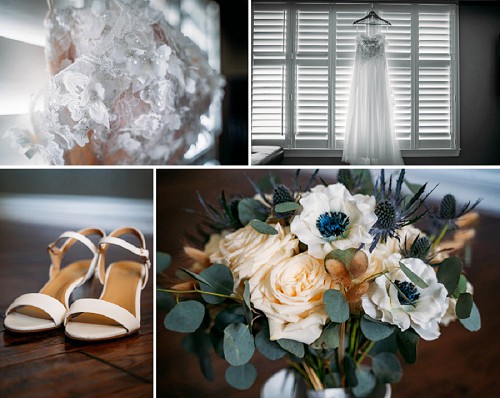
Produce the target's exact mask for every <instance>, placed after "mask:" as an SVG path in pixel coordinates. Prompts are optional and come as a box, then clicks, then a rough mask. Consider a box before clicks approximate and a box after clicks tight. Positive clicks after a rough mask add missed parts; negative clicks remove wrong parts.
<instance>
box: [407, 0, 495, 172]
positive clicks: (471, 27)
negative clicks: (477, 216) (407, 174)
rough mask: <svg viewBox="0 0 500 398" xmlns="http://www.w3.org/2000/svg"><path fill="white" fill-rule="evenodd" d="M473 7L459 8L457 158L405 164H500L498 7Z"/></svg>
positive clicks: (411, 161) (421, 160) (414, 160)
mask: <svg viewBox="0 0 500 398" xmlns="http://www.w3.org/2000/svg"><path fill="white" fill-rule="evenodd" d="M474 3H475V2H470V3H465V4H460V8H459V29H460V32H459V34H460V38H459V42H460V141H461V142H460V147H461V149H462V150H461V153H460V156H459V157H442V158H406V159H405V163H406V164H463V165H469V164H476V165H492V164H497V165H498V164H500V3H499V2H494V3H493V2H492V4H487V3H485V2H481V4H479V5H478V4H474ZM478 3H479V2H478Z"/></svg>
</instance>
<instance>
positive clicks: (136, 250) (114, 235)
mask: <svg viewBox="0 0 500 398" xmlns="http://www.w3.org/2000/svg"><path fill="white" fill-rule="evenodd" d="M125 234H130V235H134V236H135V237H136V238H137V239H138V240H139V241H140V244H141V245H140V247H137V246H134V245H133V244H131V243H130V242H127V241H126V240H124V239H121V238H118V236H121V235H125ZM109 245H116V246H120V247H122V248H124V249H126V250H128V251H130V252H131V253H133V254H135V255H137V256H140V257H141V258H142V261H143V263H144V275H143V281H142V289H144V287H145V286H146V283H147V282H148V274H149V268H151V261H150V260H149V251H148V250H147V249H146V239H145V238H144V235H143V234H142V232H141V231H139V230H138V229H136V228H133V227H125V228H118V229H116V230H114V231H113V232H111V233H110V234H109V235H108V236H105V237H103V238H101V240H100V241H99V253H100V256H99V266H98V269H96V273H97V274H98V277H99V280H100V281H101V283H102V284H104V278H105V271H104V268H105V255H106V251H107V250H108V248H109Z"/></svg>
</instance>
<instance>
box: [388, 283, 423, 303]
mask: <svg viewBox="0 0 500 398" xmlns="http://www.w3.org/2000/svg"><path fill="white" fill-rule="evenodd" d="M394 283H395V284H396V286H397V287H398V289H399V291H398V300H399V304H401V305H411V304H413V303H415V301H417V300H418V299H419V298H420V293H419V292H418V290H417V287H416V286H415V285H414V284H413V283H411V282H406V281H405V282H400V281H395V282H394ZM401 293H403V294H404V296H403V294H401ZM408 300H409V301H408Z"/></svg>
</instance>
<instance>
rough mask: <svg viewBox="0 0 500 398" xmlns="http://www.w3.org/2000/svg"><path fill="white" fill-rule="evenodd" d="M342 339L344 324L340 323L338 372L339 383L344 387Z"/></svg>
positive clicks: (343, 348) (343, 336) (343, 337)
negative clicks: (339, 376) (339, 375)
mask: <svg viewBox="0 0 500 398" xmlns="http://www.w3.org/2000/svg"><path fill="white" fill-rule="evenodd" d="M344 339H345V322H342V323H341V324H340V335H339V348H338V353H339V370H340V374H341V375H342V377H341V380H340V383H341V385H342V387H345V374H344V372H343V371H342V369H344V350H345V347H344Z"/></svg>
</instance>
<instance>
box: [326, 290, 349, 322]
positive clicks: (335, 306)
mask: <svg viewBox="0 0 500 398" xmlns="http://www.w3.org/2000/svg"><path fill="white" fill-rule="evenodd" d="M323 302H324V303H325V309H326V312H327V314H328V316H329V317H330V320H331V321H332V322H335V323H342V322H345V321H347V320H348V319H349V304H347V301H346V299H345V297H344V295H343V294H342V293H341V292H340V291H338V290H335V289H329V290H327V291H326V292H325V293H324V295H323Z"/></svg>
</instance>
